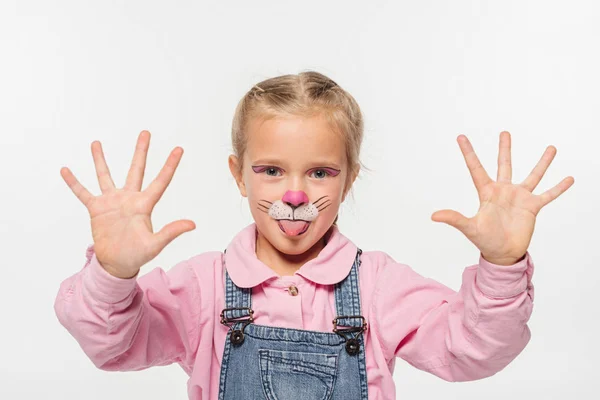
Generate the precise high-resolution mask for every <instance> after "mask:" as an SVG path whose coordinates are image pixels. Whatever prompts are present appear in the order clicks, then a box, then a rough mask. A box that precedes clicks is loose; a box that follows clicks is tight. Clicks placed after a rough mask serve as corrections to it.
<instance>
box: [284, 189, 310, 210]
mask: <svg viewBox="0 0 600 400" xmlns="http://www.w3.org/2000/svg"><path fill="white" fill-rule="evenodd" d="M281 201H283V202H284V203H286V204H288V205H290V206H292V207H299V206H301V205H302V204H308V196H307V194H306V193H304V191H303V190H288V191H287V192H285V194H284V195H283V198H282V199H281Z"/></svg>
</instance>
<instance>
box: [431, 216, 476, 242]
mask: <svg viewBox="0 0 600 400" xmlns="http://www.w3.org/2000/svg"><path fill="white" fill-rule="evenodd" d="M431 220H432V221H435V222H443V223H445V224H448V225H450V226H453V227H454V228H456V229H458V230H459V231H461V232H462V233H464V234H465V235H466V236H469V235H470V233H471V232H470V220H469V218H467V217H465V216H464V215H462V214H461V213H459V212H457V211H454V210H439V211H436V212H434V213H433V214H431Z"/></svg>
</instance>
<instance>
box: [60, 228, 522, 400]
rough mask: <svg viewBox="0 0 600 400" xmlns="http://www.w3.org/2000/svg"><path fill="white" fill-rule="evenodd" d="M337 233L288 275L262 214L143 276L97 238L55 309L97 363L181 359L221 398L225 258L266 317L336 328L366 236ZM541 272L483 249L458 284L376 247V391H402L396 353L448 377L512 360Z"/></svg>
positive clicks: (382, 394)
mask: <svg viewBox="0 0 600 400" xmlns="http://www.w3.org/2000/svg"><path fill="white" fill-rule="evenodd" d="M330 233H331V236H330V238H329V240H328V242H327V244H326V246H325V247H324V248H323V250H322V251H321V252H320V253H319V255H318V257H316V258H314V259H313V260H310V261H308V262H307V263H306V264H304V265H303V266H302V267H301V268H300V269H299V270H298V271H297V272H296V273H295V274H294V275H293V276H283V277H280V276H278V275H277V274H276V273H275V272H273V270H271V269H270V268H269V267H268V266H267V265H265V264H264V263H262V262H261V261H260V260H258V258H257V257H256V254H255V244H256V243H255V235H256V225H255V224H250V225H249V226H247V227H246V228H244V229H243V230H242V231H241V232H240V233H238V234H237V235H236V236H235V237H234V238H233V240H232V241H231V243H230V244H229V246H228V247H227V253H226V254H225V255H224V254H223V252H221V251H213V252H206V253H202V254H199V255H197V256H195V257H192V258H190V259H188V260H186V261H183V262H180V263H178V264H177V265H175V266H173V267H172V268H171V269H170V270H169V271H165V270H163V269H162V268H158V267H157V268H155V269H153V270H151V271H150V272H148V273H147V274H145V275H143V276H137V277H135V278H132V279H120V278H117V277H114V276H112V275H110V274H108V273H107V272H106V271H105V270H104V269H103V268H102V266H101V265H100V264H99V262H98V260H97V259H96V256H95V254H94V252H93V246H90V247H89V248H88V250H87V262H86V264H85V266H84V267H83V268H82V269H81V270H80V271H79V272H77V273H76V274H74V275H72V276H71V277H69V278H68V279H66V280H65V281H63V282H62V284H61V286H60V290H59V292H58V295H57V298H56V302H55V305H54V308H55V311H56V315H57V317H58V319H59V321H60V323H61V324H62V325H63V326H64V327H65V328H66V329H67V330H68V331H69V332H70V333H71V334H72V335H73V336H74V338H75V339H76V340H77V341H78V342H79V344H80V346H81V347H82V348H83V350H84V352H85V353H86V355H87V356H88V357H89V358H90V359H91V361H92V362H93V363H94V364H95V365H96V367H98V368H100V369H103V370H107V371H114V370H120V371H130V370H140V369H144V368H148V367H151V366H154V365H167V364H171V363H178V364H179V365H180V366H181V367H182V368H183V369H184V370H185V371H186V372H187V374H188V375H189V376H190V379H189V380H188V393H189V398H190V399H194V400H199V399H217V396H218V390H219V384H218V382H219V374H220V367H221V359H222V354H223V348H224V342H225V339H226V335H227V330H228V328H227V327H226V326H224V325H221V324H220V322H219V320H220V318H219V314H220V312H221V310H222V309H223V308H224V299H223V297H224V266H223V260H224V258H225V261H226V264H227V270H228V271H229V274H230V276H231V279H232V280H233V282H234V283H235V284H236V285H237V286H240V287H244V288H247V287H252V288H253V290H252V304H253V307H252V308H253V309H254V312H255V314H254V317H255V321H254V323H255V324H260V325H270V326H279V327H288V328H296V329H306V330H314V331H325V332H331V331H332V328H333V326H332V320H333V318H334V317H335V307H334V292H333V286H332V285H334V284H335V283H337V282H339V281H341V280H342V279H343V278H345V277H346V276H347V274H348V272H349V271H350V268H351V266H352V262H353V260H354V258H355V256H356V250H357V247H356V245H355V244H354V243H352V242H351V241H350V240H349V239H348V238H346V237H345V236H344V235H342V234H341V233H340V231H339V229H338V227H337V226H335V225H334V226H333V227H332V229H331V231H330ZM363 250H364V249H363ZM532 273H533V262H532V259H531V257H530V255H529V253H527V254H526V256H525V258H524V259H522V260H521V261H519V262H517V263H516V264H514V265H511V266H501V265H495V264H491V263H489V262H487V261H486V260H485V259H483V257H481V254H480V256H479V264H475V265H472V266H470V267H467V268H466V269H465V270H464V272H463V279H462V285H461V288H460V290H459V291H458V292H455V291H453V290H451V289H449V288H448V287H446V286H444V285H442V284H440V283H438V282H436V281H434V280H432V279H428V278H425V277H422V276H421V275H419V274H417V273H416V272H414V271H413V270H412V269H411V268H410V267H409V266H408V265H405V264H401V263H398V262H396V261H394V260H393V259H392V258H391V257H390V256H389V255H387V254H386V253H384V252H381V251H364V252H363V254H362V264H361V266H360V268H359V281H360V295H361V302H362V305H361V307H362V314H363V316H364V317H365V318H366V319H367V322H368V328H367V330H366V331H365V332H364V335H365V348H366V363H367V377H368V385H369V399H372V400H380V399H395V398H396V394H395V385H394V381H393V378H392V373H393V371H394V365H395V360H396V357H401V358H402V359H404V360H406V361H407V362H409V363H410V364H411V365H413V366H415V367H416V368H419V369H422V370H424V371H428V372H430V373H432V374H434V375H437V376H439V377H440V378H442V379H445V380H448V381H466V380H474V379H480V378H484V377H488V376H490V375H493V374H494V373H496V372H498V371H500V370H501V369H502V368H504V367H505V366H506V365H507V364H508V363H509V362H510V361H512V360H513V359H514V358H515V357H516V356H517V355H518V354H519V353H520V352H521V351H522V350H523V348H524V347H525V345H526V344H527V342H528V341H529V338H530V331H529V328H528V327H527V321H528V319H529V316H530V315H531V311H532V306H533V286H532V284H531V276H532ZM291 285H294V286H296V287H297V288H298V294H297V295H296V296H292V295H290V293H289V291H288V287H290V286H291Z"/></svg>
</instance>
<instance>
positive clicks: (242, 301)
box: [223, 249, 252, 319]
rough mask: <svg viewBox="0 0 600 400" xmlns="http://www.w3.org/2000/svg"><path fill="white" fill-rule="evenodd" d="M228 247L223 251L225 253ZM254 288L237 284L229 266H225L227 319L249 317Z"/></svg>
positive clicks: (225, 315)
mask: <svg viewBox="0 0 600 400" xmlns="http://www.w3.org/2000/svg"><path fill="white" fill-rule="evenodd" d="M226 251H227V249H226V250H225V251H224V252H223V253H225V252H226ZM251 310H252V288H240V287H238V286H236V285H235V284H234V283H233V281H232V280H231V277H230V276H229V273H228V272H227V268H225V310H223V316H224V317H225V318H227V319H238V318H245V317H249V316H250V314H252V312H250V311H251Z"/></svg>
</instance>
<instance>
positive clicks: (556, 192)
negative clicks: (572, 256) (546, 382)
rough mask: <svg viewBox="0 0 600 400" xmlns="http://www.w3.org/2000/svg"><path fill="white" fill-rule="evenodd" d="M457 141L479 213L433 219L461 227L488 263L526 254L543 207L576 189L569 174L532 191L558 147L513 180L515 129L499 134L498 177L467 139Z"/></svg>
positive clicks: (451, 213) (549, 149)
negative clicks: (539, 190)
mask: <svg viewBox="0 0 600 400" xmlns="http://www.w3.org/2000/svg"><path fill="white" fill-rule="evenodd" d="M457 141H458V144H459V146H460V149H461V151H462V153H463V156H464V158H465V161H466V163H467V167H468V168H469V171H470V173H471V177H472V179H473V183H474V184H475V187H476V189H477V193H478V194H479V201H480V203H481V204H480V206H479V211H478V212H477V214H476V215H475V216H474V217H471V218H466V217H465V216H464V215H462V214H461V213H459V212H456V211H454V210H440V211H436V212H434V213H433V214H432V215H431V219H432V220H433V221H435V222H443V223H446V224H448V225H450V226H453V227H455V228H456V229H458V230H459V231H461V232H462V233H463V234H464V235H465V236H466V237H467V238H468V239H469V240H470V241H471V242H472V243H473V244H474V245H475V246H477V248H478V249H479V250H480V251H481V255H482V256H483V257H484V258H485V259H486V260H488V261H489V262H491V263H495V264H499V265H512V264H514V263H515V262H517V261H518V260H520V259H521V258H522V257H523V256H524V255H525V254H526V252H527V249H528V247H529V243H530V241H531V236H532V235H533V229H534V226H535V220H536V216H537V215H538V213H539V212H540V210H541V209H542V208H543V207H544V206H546V205H547V204H548V203H550V202H551V201H553V200H554V199H556V198H557V197H558V196H560V195H561V194H562V193H564V192H565V191H566V190H567V189H568V188H569V187H571V185H573V183H574V182H575V179H574V178H573V177H571V176H569V177H566V178H564V179H563V180H562V181H561V182H560V183H558V184H557V185H556V186H554V187H553V188H551V189H548V190H547V191H545V192H544V193H542V194H540V195H535V194H533V193H532V192H533V190H534V189H535V187H536V186H537V185H538V183H539V182H540V180H541V179H542V177H543V176H544V174H545V173H546V170H547V169H548V166H549V165H550V163H551V162H552V160H553V159H554V156H555V155H556V148H555V147H554V146H548V147H547V148H546V151H545V152H544V154H543V155H542V158H541V159H540V161H539V162H538V163H537V165H536V166H535V168H534V169H533V170H532V171H531V173H530V174H529V176H528V177H527V178H526V179H525V180H524V181H523V182H521V183H519V184H513V183H512V182H511V181H512V164H511V151H510V148H511V144H510V133H508V132H506V131H504V132H502V133H500V147H499V154H498V175H497V180H496V181H493V180H492V179H491V178H490V177H489V176H488V174H487V173H486V171H485V169H484V168H483V166H482V165H481V163H480V162H479V159H478V158H477V155H475V152H474V151H473V147H472V146H471V143H470V142H469V140H468V139H467V137H466V136H464V135H460V136H458V138H457Z"/></svg>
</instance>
